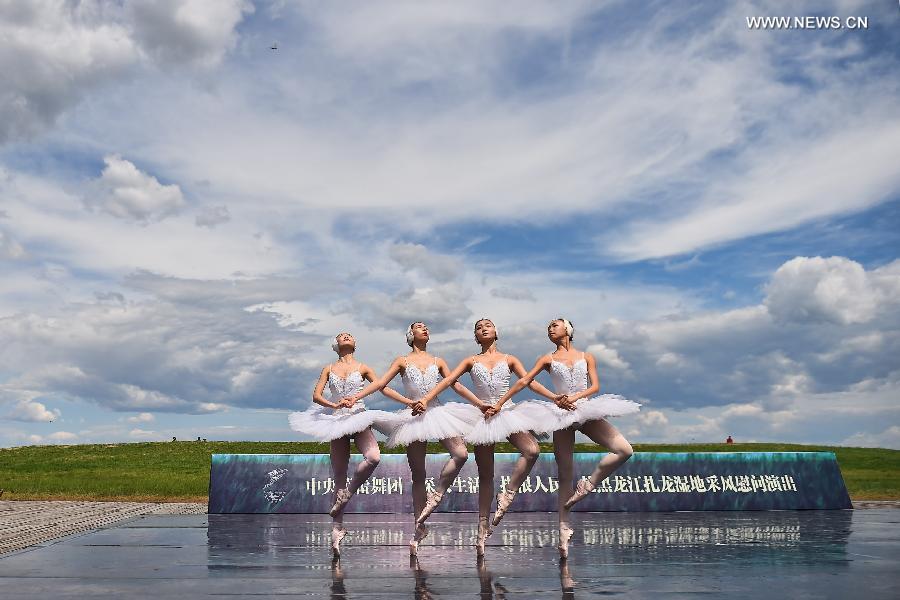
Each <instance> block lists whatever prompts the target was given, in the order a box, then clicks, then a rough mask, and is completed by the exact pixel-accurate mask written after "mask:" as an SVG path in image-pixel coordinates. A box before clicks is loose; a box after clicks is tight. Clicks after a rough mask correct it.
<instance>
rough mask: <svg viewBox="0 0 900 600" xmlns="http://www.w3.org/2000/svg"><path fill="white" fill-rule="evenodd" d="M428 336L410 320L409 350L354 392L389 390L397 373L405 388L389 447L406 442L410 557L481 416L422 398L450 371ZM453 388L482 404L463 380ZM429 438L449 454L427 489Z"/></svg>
mask: <svg viewBox="0 0 900 600" xmlns="http://www.w3.org/2000/svg"><path fill="white" fill-rule="evenodd" d="M429 339H430V338H429V332H428V326H427V325H426V324H425V323H423V322H421V321H417V322H415V323H412V324H411V325H410V326H409V327H408V328H407V330H406V343H407V344H408V345H409V347H410V351H409V353H408V354H405V355H403V356H398V357H397V358H396V359H394V361H393V362H392V363H391V366H390V367H388V370H387V371H386V372H385V373H384V375H383V376H382V377H381V379H379V380H377V381H374V382H372V383H370V384H369V385H367V386H366V387H365V389H363V390H361V391H360V392H359V393H358V394H357V395H356V396H355V397H354V399H361V398H365V397H366V396H367V395H369V394H371V393H372V392H375V391H378V390H382V391H383V392H384V393H385V394H387V391H388V390H390V388H388V387H386V386H387V385H388V383H390V382H391V380H393V379H394V377H396V376H397V374H398V373H399V374H400V378H401V379H402V381H403V389H404V391H405V392H406V396H408V398H407V397H404V396H401V395H400V394H398V396H399V398H396V397H395V398H394V399H395V400H399V401H400V402H402V403H403V404H406V405H407V407H408V408H406V409H403V410H401V411H400V413H399V417H398V418H399V421H398V422H397V424H395V425H394V429H393V431H392V432H391V434H390V436H389V437H388V440H387V445H388V446H389V447H391V448H393V447H395V446H406V458H407V461H408V462H409V469H410V471H411V472H412V482H413V485H412V492H413V511H414V517H415V522H416V527H415V533H414V534H413V538H412V540H410V542H409V552H410V555H412V556H416V555H417V554H418V551H419V542H421V541H422V540H423V539H424V538H425V536H427V535H428V528H427V527H426V526H425V520H426V519H427V518H428V516H429V515H430V514H431V513H432V512H433V511H434V509H435V508H436V507H437V506H438V504H440V502H441V500H442V499H443V497H444V493H445V492H446V491H447V488H449V487H450V486H451V485H452V484H453V480H454V479H456V476H457V475H458V474H459V471H460V469H462V467H463V465H464V464H465V463H466V461H467V460H468V459H469V452H468V450H466V444H465V442H464V441H463V436H464V435H465V434H466V433H468V432H469V431H470V430H471V429H472V427H474V426H475V423H476V422H477V420H478V419H479V417H480V414H479V412H478V411H477V410H475V409H474V408H473V407H472V406H469V405H466V404H462V403H460V402H448V403H447V404H443V403H441V402H440V400H436V401H435V402H434V403H433V404H432V405H431V406H428V404H429V403H426V402H423V401H422V398H423V397H424V396H425V395H426V394H428V393H429V392H430V391H431V390H432V388H434V386H435V385H437V382H438V379H439V378H440V377H445V376H446V375H447V374H448V373H449V372H450V369H449V368H448V367H447V363H446V362H445V361H444V359H442V358H439V357H437V356H433V355H431V354H429V353H428V351H427V346H428V340H429ZM446 387H447V386H444V388H446ZM442 389H443V388H442ZM453 390H454V391H455V392H456V393H457V394H459V395H460V396H462V397H463V398H465V399H466V400H468V401H469V402H471V403H473V404H475V405H476V406H477V405H480V404H481V402H480V401H479V400H478V398H477V397H476V396H475V395H474V394H473V393H472V392H470V391H469V390H467V389H466V388H465V387H464V386H463V385H462V384H459V383H456V384H455V385H453ZM395 393H396V392H395ZM392 397H393V396H392ZM432 397H433V396H432ZM429 440H437V441H439V442H440V443H441V445H442V446H443V447H444V448H445V449H446V450H447V452H449V453H450V458H449V459H448V460H447V462H446V463H445V464H444V467H443V468H442V469H441V474H440V476H439V478H438V483H437V485H436V486H435V489H434V491H432V492H431V493H430V494H426V489H425V450H426V445H427V442H428V441H429Z"/></svg>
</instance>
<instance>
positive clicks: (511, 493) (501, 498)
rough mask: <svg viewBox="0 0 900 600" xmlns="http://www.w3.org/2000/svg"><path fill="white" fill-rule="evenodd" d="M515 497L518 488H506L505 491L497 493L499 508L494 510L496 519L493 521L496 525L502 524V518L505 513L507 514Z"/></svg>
mask: <svg viewBox="0 0 900 600" xmlns="http://www.w3.org/2000/svg"><path fill="white" fill-rule="evenodd" d="M515 497H516V490H506V491H505V492H500V493H499V494H497V510H496V511H494V520H493V521H492V522H493V525H494V527H496V526H497V525H499V524H500V520H501V519H502V518H503V515H505V514H506V511H507V510H508V509H509V506H510V505H511V504H512V501H513V498H515Z"/></svg>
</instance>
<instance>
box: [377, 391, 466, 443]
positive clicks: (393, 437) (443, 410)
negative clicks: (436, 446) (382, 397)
mask: <svg viewBox="0 0 900 600" xmlns="http://www.w3.org/2000/svg"><path fill="white" fill-rule="evenodd" d="M393 414H394V415H395V418H396V419H398V420H397V424H396V425H395V426H394V430H393V432H392V433H391V434H390V435H389V436H388V440H387V446H388V447H389V448H393V447H394V446H408V445H409V444H410V443H412V442H427V441H437V440H443V439H446V438H451V437H463V436H465V435H466V434H467V433H469V431H471V430H472V427H474V426H475V423H476V422H477V421H478V420H479V419H481V418H482V415H481V411H480V410H478V409H477V408H475V407H474V406H472V405H471V404H463V403H461V402H448V403H447V404H432V405H431V406H429V407H428V408H427V409H426V410H425V412H423V413H422V414H420V415H416V416H413V414H412V409H410V408H407V409H404V410H401V411H398V412H396V413H393Z"/></svg>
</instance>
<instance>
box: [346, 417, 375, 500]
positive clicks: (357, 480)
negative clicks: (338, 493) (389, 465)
mask: <svg viewBox="0 0 900 600" xmlns="http://www.w3.org/2000/svg"><path fill="white" fill-rule="evenodd" d="M353 438H354V441H355V442H356V449H357V450H359V452H360V454H362V455H363V459H362V460H361V461H359V464H358V465H357V466H356V472H355V473H353V479H352V480H350V485H348V486H347V487H349V488H350V491H351V492H353V493H354V494H355V493H356V490H358V489H359V488H360V486H362V484H364V483H365V482H366V480H367V479H368V478H369V477H370V476H371V475H372V472H373V471H375V467H377V466H378V463H379V462H381V451H380V450H379V449H378V441H377V440H376V439H375V434H374V433H372V430H371V429H366V430H364V431H360V432H359V433H357V434H356V435H354V436H353Z"/></svg>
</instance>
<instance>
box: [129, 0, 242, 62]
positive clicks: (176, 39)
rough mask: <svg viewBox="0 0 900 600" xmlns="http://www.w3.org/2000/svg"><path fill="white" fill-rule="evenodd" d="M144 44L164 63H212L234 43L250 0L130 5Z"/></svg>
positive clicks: (138, 36) (155, 1)
mask: <svg viewBox="0 0 900 600" xmlns="http://www.w3.org/2000/svg"><path fill="white" fill-rule="evenodd" d="M127 12H128V16H129V17H130V21H131V23H132V26H133V28H134V34H135V38H136V40H137V41H138V42H139V43H140V44H141V47H142V48H143V49H144V50H145V51H146V52H148V53H149V54H150V55H151V56H153V57H154V58H155V59H156V60H158V61H159V62H162V63H174V64H196V65H201V66H212V65H216V64H218V63H219V62H221V60H222V57H223V56H224V55H225V53H226V52H227V51H228V50H230V49H231V48H233V47H234V44H235V41H236V37H237V36H236V34H235V31H234V30H235V27H236V26H237V24H238V23H240V22H241V20H242V19H243V18H244V15H245V14H248V13H252V12H253V5H252V4H251V3H250V2H248V1H247V0H153V1H140V0H139V1H136V2H131V3H130V4H128V6H127Z"/></svg>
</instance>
